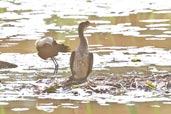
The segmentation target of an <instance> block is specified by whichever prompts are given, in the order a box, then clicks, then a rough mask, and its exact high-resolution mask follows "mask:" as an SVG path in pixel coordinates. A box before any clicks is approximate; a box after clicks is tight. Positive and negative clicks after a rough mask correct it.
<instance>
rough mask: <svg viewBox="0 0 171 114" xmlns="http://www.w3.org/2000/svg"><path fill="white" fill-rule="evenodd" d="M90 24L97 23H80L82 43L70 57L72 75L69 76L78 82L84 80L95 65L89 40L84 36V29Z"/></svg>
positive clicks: (79, 29) (71, 79) (70, 79)
mask: <svg viewBox="0 0 171 114" xmlns="http://www.w3.org/2000/svg"><path fill="white" fill-rule="evenodd" d="M88 26H95V23H90V22H89V21H85V22H81V23H80V24H79V27H78V34H79V38H80V44H79V46H78V48H77V49H76V50H75V51H73V52H72V54H71V57H70V68H71V72H72V76H71V77H70V78H69V81H74V82H76V83H81V82H84V81H85V80H86V79H87V77H88V75H89V74H90V73H91V71H92V67H93V54H92V53H90V52H89V49H88V41H87V38H86V37H85V36H84V30H85V29H86V28H87V27H88Z"/></svg>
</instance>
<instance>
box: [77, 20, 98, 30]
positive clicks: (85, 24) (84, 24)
mask: <svg viewBox="0 0 171 114" xmlns="http://www.w3.org/2000/svg"><path fill="white" fill-rule="evenodd" d="M88 26H92V27H95V26H96V24H95V23H91V22H89V21H84V22H81V23H80V24H79V28H83V29H85V28H87V27H88Z"/></svg>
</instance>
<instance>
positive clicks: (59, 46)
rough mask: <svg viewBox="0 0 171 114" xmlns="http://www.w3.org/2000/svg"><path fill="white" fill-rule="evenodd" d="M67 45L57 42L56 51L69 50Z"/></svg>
mask: <svg viewBox="0 0 171 114" xmlns="http://www.w3.org/2000/svg"><path fill="white" fill-rule="evenodd" d="M69 51H70V49H69V46H66V45H64V44H58V52H69Z"/></svg>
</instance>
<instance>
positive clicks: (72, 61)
mask: <svg viewBox="0 0 171 114" xmlns="http://www.w3.org/2000/svg"><path fill="white" fill-rule="evenodd" d="M74 58H75V51H73V52H72V53H71V57H70V69H71V73H72V76H74V71H73V63H74Z"/></svg>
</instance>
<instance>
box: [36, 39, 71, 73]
mask: <svg viewBox="0 0 171 114" xmlns="http://www.w3.org/2000/svg"><path fill="white" fill-rule="evenodd" d="M35 44H36V49H37V51H38V55H39V57H40V58H42V59H47V58H51V59H52V61H53V63H54V64H55V70H54V74H57V72H58V62H57V60H56V59H55V56H57V55H58V52H67V51H68V50H69V48H68V46H65V45H64V44H58V43H57V42H56V41H55V40H54V39H53V38H52V37H45V38H41V39H38V40H37V41H36V43H35Z"/></svg>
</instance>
